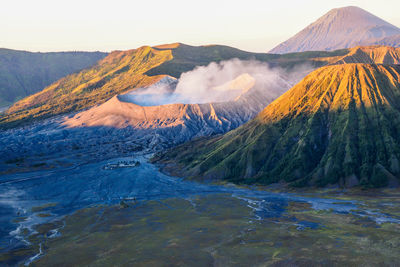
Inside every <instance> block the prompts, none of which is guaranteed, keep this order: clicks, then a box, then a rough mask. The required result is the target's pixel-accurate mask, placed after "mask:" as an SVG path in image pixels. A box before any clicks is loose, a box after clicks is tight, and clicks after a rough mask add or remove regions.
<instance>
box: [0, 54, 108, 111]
mask: <svg viewBox="0 0 400 267" xmlns="http://www.w3.org/2000/svg"><path fill="white" fill-rule="evenodd" d="M106 55H107V53H102V52H46V53H42V52H29V51H22V50H13V49H8V48H0V107H1V106H4V105H10V104H12V103H14V102H15V101H17V100H20V99H21V98H23V97H26V96H28V95H30V94H33V93H36V92H38V91H39V90H42V89H43V88H45V87H46V86H48V85H50V84H51V83H53V82H55V81H56V80H58V79H60V78H62V77H63V76H66V75H68V74H71V73H74V72H76V71H80V70H82V69H84V68H87V67H90V66H91V65H93V64H95V63H96V62H97V61H98V60H100V59H102V58H104V57H105V56H106Z"/></svg>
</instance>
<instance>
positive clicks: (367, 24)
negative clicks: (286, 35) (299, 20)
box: [270, 6, 400, 54]
mask: <svg viewBox="0 0 400 267" xmlns="http://www.w3.org/2000/svg"><path fill="white" fill-rule="evenodd" d="M396 34H400V29H399V28H397V27H396V26H394V25H392V24H390V23H388V22H386V21H384V20H382V19H380V18H378V17H377V16H375V15H373V14H371V13H369V12H368V11H365V10H364V9H362V8H359V7H356V6H348V7H342V8H335V9H332V10H330V11H329V12H328V13H326V14H325V15H323V16H322V17H320V18H319V19H317V20H316V21H315V22H313V23H312V24H310V25H309V26H307V27H306V28H305V29H303V30H302V31H300V32H299V33H298V34H296V35H295V36H293V37H292V38H290V39H289V40H287V41H285V42H283V43H282V44H280V45H278V46H277V47H275V48H274V49H272V50H271V51H270V52H271V53H277V54H282V53H291V52H302V51H317V50H336V49H341V48H349V47H354V46H358V45H364V44H371V40H377V39H382V38H385V37H389V36H392V35H396Z"/></svg>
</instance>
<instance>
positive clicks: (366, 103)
mask: <svg viewBox="0 0 400 267" xmlns="http://www.w3.org/2000/svg"><path fill="white" fill-rule="evenodd" d="M399 103H400V66H398V65H397V66H396V65H390V66H389V65H369V64H343V65H333V66H326V67H322V68H320V69H318V70H316V71H314V72H312V73H311V74H309V75H308V76H306V77H305V78H304V79H303V80H302V81H301V82H300V83H298V84H297V85H296V86H294V87H293V88H292V89H290V90H289V91H288V92H286V93H285V94H283V95H282V96H281V97H279V98H278V99H277V100H275V101H274V102H272V103H271V104H270V105H269V106H267V107H266V108H265V109H264V110H263V111H262V112H261V113H260V114H259V115H258V116H257V118H256V119H254V120H252V121H250V122H248V123H247V124H245V125H243V126H241V127H239V128H238V129H236V130H233V131H231V132H229V133H227V134H225V135H223V136H219V137H214V138H210V139H203V140H198V141H195V142H190V143H187V144H184V145H182V146H180V147H178V148H175V149H173V150H171V151H169V152H168V153H165V154H164V155H161V156H160V158H158V160H161V161H162V162H164V163H169V164H168V165H167V168H169V169H170V170H172V171H177V170H179V172H178V174H181V175H184V176H186V177H194V178H195V177H197V178H198V177H204V178H211V179H226V180H229V181H233V182H239V183H242V182H245V183H253V182H257V183H263V184H269V183H274V182H285V183H290V184H291V185H295V186H306V185H317V186H327V185H334V184H338V185H340V186H344V187H351V186H354V185H358V184H361V185H364V186H372V187H379V186H386V185H392V186H396V185H398V182H399V179H398V177H399V176H400V167H399V158H400V135H399V132H400V104H399Z"/></svg>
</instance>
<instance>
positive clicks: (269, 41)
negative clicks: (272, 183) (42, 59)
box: [0, 0, 400, 52]
mask: <svg viewBox="0 0 400 267" xmlns="http://www.w3.org/2000/svg"><path fill="white" fill-rule="evenodd" d="M350 5H354V6H359V7H361V8H363V9H365V10H367V11H368V12H370V13H372V14H374V15H376V16H378V17H380V18H382V19H383V20H386V21H387V22H389V23H391V24H393V25H395V26H397V27H399V26H400V16H396V14H395V12H393V10H397V8H400V2H398V1H394V0H388V1H379V2H376V1H370V0H367V1H362V0H358V1H342V0H336V1H330V2H329V3H325V2H323V3H321V2H320V1H316V0H306V1H302V3H298V2H296V1H286V2H275V1H259V0H249V1H247V2H246V4H245V5H244V4H243V2H240V3H238V2H235V3H232V2H231V1H225V0H223V1H218V2H216V1H211V0H206V1H202V2H199V3H194V2H192V3H188V2H185V1H178V0H172V1H168V2H165V1H157V0H156V1H152V3H151V5H149V4H147V3H145V2H130V1H124V0H115V1H113V2H108V1H91V0H90V1H85V2H83V1H77V0H72V1H65V0H62V1H57V2H54V1H49V0H39V1H35V2H31V1H26V0H22V1H18V2H16V1H15V2H11V1H10V2H8V3H6V4H4V5H3V9H2V10H3V12H2V16H1V17H0V23H1V24H2V25H5V27H4V26H3V27H1V28H0V34H1V36H2V39H1V41H0V47H1V48H8V49H15V50H26V51H32V52H55V51H104V52H110V51H113V50H127V49H134V48H137V47H140V46H143V45H150V46H155V45H159V44H165V43H175V42H180V43H184V44H188V45H195V46H196V45H208V44H218V45H227V46H232V47H236V48H238V49H241V50H245V51H251V52H268V51H269V50H270V49H272V48H273V47H275V46H276V45H278V44H279V43H281V42H283V41H285V40H287V39H288V38H290V37H291V36H293V35H294V34H296V33H297V32H298V31H300V30H301V29H303V28H304V27H306V26H307V25H309V24H310V23H312V22H314V21H315V20H316V19H317V18H319V17H321V16H322V15H324V14H325V13H326V12H328V11H329V10H331V9H332V8H339V7H344V6H350Z"/></svg>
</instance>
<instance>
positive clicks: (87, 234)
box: [0, 156, 400, 266]
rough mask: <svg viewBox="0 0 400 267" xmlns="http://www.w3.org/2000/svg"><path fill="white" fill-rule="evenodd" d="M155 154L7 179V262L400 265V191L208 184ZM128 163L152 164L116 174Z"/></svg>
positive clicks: (2, 181) (1, 185) (1, 186)
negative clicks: (167, 166)
mask: <svg viewBox="0 0 400 267" xmlns="http://www.w3.org/2000/svg"><path fill="white" fill-rule="evenodd" d="M147 158H148V157H147V156H138V157H135V158H117V159H113V160H108V161H103V162H98V163H90V164H84V165H79V166H75V167H70V168H63V169H53V170H44V171H36V172H28V173H19V174H10V175H3V176H0V205H1V213H0V221H1V224H0V241H1V243H0V246H1V254H0V261H1V262H3V263H5V265H11V266H12V265H17V264H30V263H32V264H34V265H38V266H71V265H91V266H104V265H117V266H126V265H135V266H148V265H156V266H157V265H170V264H172V265H183V266H208V265H217V266H227V265H228V266H229V265H236V266H249V265H265V264H266V265H278V266H279V265H287V264H296V265H300V266H310V264H311V265H326V264H328V265H332V264H333V265H335V264H338V265H343V264H344V265H355V264H356V265H364V266H376V265H388V266H396V265H397V264H398V262H400V193H399V192H398V191H393V190H392V191H387V192H384V193H382V192H380V193H376V194H372V195H371V194H370V195H363V194H351V193H341V194H337V193H329V192H328V193H327V192H325V191H315V192H311V193H307V194H304V193H275V192H271V191H266V190H260V189H259V188H243V187H238V186H233V185H213V184H201V183H196V182H191V181H184V180H182V179H179V178H175V177H170V176H167V175H165V174H162V173H160V172H159V170H158V168H157V167H156V166H154V165H152V164H150V163H148V161H147ZM124 160H128V161H129V160H137V161H140V163H141V164H140V165H139V166H135V167H132V168H116V169H112V170H110V169H108V170H107V169H104V166H105V165H106V164H108V163H115V162H119V161H124ZM315 255H318V257H316V256H315Z"/></svg>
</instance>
